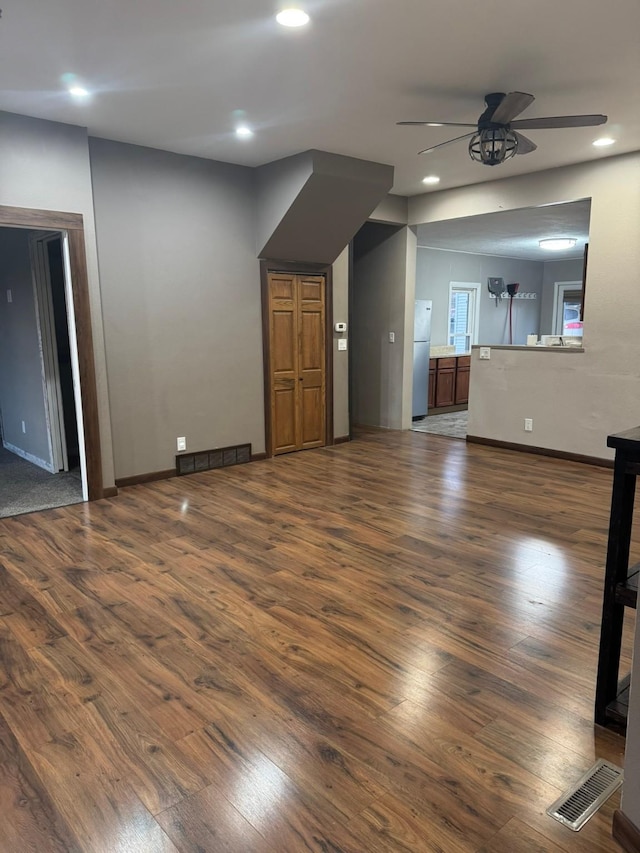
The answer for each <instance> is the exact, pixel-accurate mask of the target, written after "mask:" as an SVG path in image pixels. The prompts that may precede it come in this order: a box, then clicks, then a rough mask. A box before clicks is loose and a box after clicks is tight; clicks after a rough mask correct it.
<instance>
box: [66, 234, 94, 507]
mask: <svg viewBox="0 0 640 853" xmlns="http://www.w3.org/2000/svg"><path fill="white" fill-rule="evenodd" d="M61 237H62V265H63V268H64V292H65V297H66V302H67V325H68V327H69V344H70V347H71V373H72V376H73V397H74V400H75V404H76V429H77V430H78V453H79V455H80V473H81V475H82V500H83V501H88V500H89V481H88V478H87V453H86V448H85V444H84V418H83V416H82V391H81V388H80V363H79V361H78V336H77V333H76V315H75V309H74V303H73V290H72V287H71V257H70V255H69V235H68V234H67V232H66V231H62V232H61Z"/></svg>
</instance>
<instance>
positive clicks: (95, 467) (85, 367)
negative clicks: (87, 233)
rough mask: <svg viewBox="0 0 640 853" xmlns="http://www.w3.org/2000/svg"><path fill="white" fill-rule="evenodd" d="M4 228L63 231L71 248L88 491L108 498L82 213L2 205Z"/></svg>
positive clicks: (94, 496) (91, 497) (1, 224)
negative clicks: (104, 487)
mask: <svg viewBox="0 0 640 853" xmlns="http://www.w3.org/2000/svg"><path fill="white" fill-rule="evenodd" d="M0 227H7V228H27V229H33V230H35V231H60V232H62V236H63V244H64V238H65V236H66V244H67V246H68V270H67V272H68V273H69V278H70V289H71V295H72V297H73V315H74V318H75V331H76V342H77V350H78V375H79V378H80V387H81V389H82V394H81V400H82V405H81V409H82V429H81V431H80V425H78V426H79V439H80V443H81V445H82V439H84V449H85V458H86V471H87V491H88V497H89V500H90V501H93V500H98V499H99V498H102V497H103V496H104V494H103V480H102V452H101V448H100V421H99V415H98V388H97V383H96V369H95V362H94V356H93V334H92V331H91V305H90V299H89V278H88V273H87V259H86V253H85V239H84V221H83V218H82V215H81V214H79V213H66V212H62V211H56V210H38V209H35V208H29V207H10V206H7V205H0Z"/></svg>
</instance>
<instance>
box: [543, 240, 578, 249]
mask: <svg viewBox="0 0 640 853" xmlns="http://www.w3.org/2000/svg"><path fill="white" fill-rule="evenodd" d="M577 242H578V241H577V240H576V239H575V237H548V238H546V239H544V240H538V246H540V248H541V249H546V251H548V252H562V251H563V250H564V249H573V247H574V246H575V244H576V243H577Z"/></svg>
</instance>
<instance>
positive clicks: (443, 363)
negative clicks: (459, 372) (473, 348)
mask: <svg viewBox="0 0 640 853" xmlns="http://www.w3.org/2000/svg"><path fill="white" fill-rule="evenodd" d="M436 361H437V362H438V370H439V371H440V370H447V368H449V369H450V368H452V367H455V366H456V358H455V356H453V358H438V359H436Z"/></svg>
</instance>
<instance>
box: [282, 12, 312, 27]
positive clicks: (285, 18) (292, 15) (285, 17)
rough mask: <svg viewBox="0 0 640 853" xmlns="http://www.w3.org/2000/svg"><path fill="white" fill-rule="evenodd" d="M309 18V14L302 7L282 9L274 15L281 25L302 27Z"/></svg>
mask: <svg viewBox="0 0 640 853" xmlns="http://www.w3.org/2000/svg"><path fill="white" fill-rule="evenodd" d="M309 20H310V19H309V16H308V15H307V13H306V12H303V11H302V9H283V10H282V11H281V12H278V14H277V15H276V21H277V22H278V23H279V24H281V25H282V26H283V27H304V25H305V24H308V23H309Z"/></svg>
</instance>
